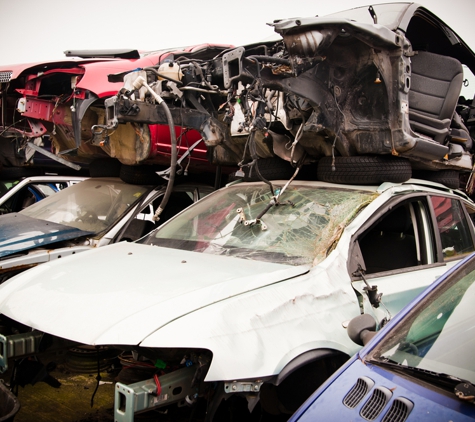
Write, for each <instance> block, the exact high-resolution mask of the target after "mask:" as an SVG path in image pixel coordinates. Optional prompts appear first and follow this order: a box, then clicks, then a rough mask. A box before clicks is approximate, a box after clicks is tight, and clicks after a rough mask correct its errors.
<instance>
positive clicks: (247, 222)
mask: <svg viewBox="0 0 475 422" xmlns="http://www.w3.org/2000/svg"><path fill="white" fill-rule="evenodd" d="M236 212H237V213H238V214H239V222H240V223H242V224H244V225H245V226H254V225H256V224H259V225H260V226H261V229H262V231H264V230H267V225H266V223H264V222H263V221H262V220H261V219H260V218H256V219H254V220H246V216H245V214H244V210H243V209H242V208H238V209H237V210H236Z"/></svg>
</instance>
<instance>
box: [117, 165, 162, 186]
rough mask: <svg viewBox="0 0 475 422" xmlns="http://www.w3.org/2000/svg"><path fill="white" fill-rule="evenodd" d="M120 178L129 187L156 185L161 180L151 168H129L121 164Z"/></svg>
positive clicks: (144, 166) (143, 166)
mask: <svg viewBox="0 0 475 422" xmlns="http://www.w3.org/2000/svg"><path fill="white" fill-rule="evenodd" d="M120 178H121V179H122V180H123V181H124V182H125V183H130V184H131V185H158V184H159V183H160V182H161V181H162V178H161V177H160V176H159V175H158V174H157V173H156V172H155V171H154V169H153V167H152V166H147V165H142V166H129V165H126V164H122V166H121V167H120Z"/></svg>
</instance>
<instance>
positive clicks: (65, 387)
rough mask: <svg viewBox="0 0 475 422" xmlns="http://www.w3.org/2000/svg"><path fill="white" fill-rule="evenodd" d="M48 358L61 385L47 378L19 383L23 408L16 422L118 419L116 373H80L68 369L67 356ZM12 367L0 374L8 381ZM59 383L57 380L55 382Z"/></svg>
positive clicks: (55, 378)
mask: <svg viewBox="0 0 475 422" xmlns="http://www.w3.org/2000/svg"><path fill="white" fill-rule="evenodd" d="M50 359H51V360H49V361H48V362H44V363H48V364H49V368H50V369H51V368H52V370H51V371H49V374H50V376H51V377H52V379H54V380H56V381H58V382H59V383H60V384H61V385H60V386H59V387H56V386H55V387H53V386H51V385H49V384H48V383H46V382H44V381H40V382H36V383H35V384H34V385H31V384H30V383H29V384H25V385H24V386H17V389H18V390H17V397H18V400H19V402H20V410H19V412H18V413H17V414H16V416H15V418H14V421H15V422H33V421H34V422H93V421H104V422H108V421H113V420H114V412H113V407H114V376H115V374H114V373H108V372H107V371H103V372H101V380H100V382H99V386H98V387H97V391H96V393H95V395H94V400H93V406H92V407H91V400H92V396H93V394H94V391H95V389H96V385H97V380H96V377H97V373H76V372H74V371H71V370H69V369H68V367H67V366H66V365H65V363H64V356H61V355H58V356H51V357H50ZM11 370H12V369H11V368H10V369H9V370H8V371H7V372H6V373H4V374H2V375H1V376H0V378H1V379H3V380H4V382H5V383H6V384H7V385H10V381H11V378H10V377H11ZM51 383H52V384H56V383H55V382H51Z"/></svg>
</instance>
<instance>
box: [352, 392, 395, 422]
mask: <svg viewBox="0 0 475 422" xmlns="http://www.w3.org/2000/svg"><path fill="white" fill-rule="evenodd" d="M391 396H392V393H391V391H390V390H388V389H387V388H384V387H377V388H375V389H374V390H373V394H371V397H370V398H369V399H368V401H367V402H366V403H365V404H364V406H363V407H362V409H361V412H360V415H361V417H362V418H363V419H366V420H367V421H373V420H375V419H376V418H377V417H378V415H379V414H380V413H381V411H382V410H383V409H384V406H386V404H387V403H388V401H389V399H390V398H391Z"/></svg>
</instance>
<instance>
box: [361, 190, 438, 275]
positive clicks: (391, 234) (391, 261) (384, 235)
mask: <svg viewBox="0 0 475 422" xmlns="http://www.w3.org/2000/svg"><path fill="white" fill-rule="evenodd" d="M358 242H359V246H360V249H361V254H362V256H363V260H364V264H365V272H366V274H373V273H377V272H383V271H391V270H397V269H402V268H408V267H414V266H418V265H424V264H431V263H433V262H435V260H436V257H435V254H436V248H435V242H434V235H433V232H432V230H431V224H430V214H429V209H428V204H427V200H426V199H425V198H414V199H411V200H410V201H405V202H402V203H399V204H398V205H396V206H393V207H392V208H391V209H390V210H389V211H388V212H386V213H385V214H384V215H383V216H382V217H381V218H379V219H378V220H377V221H376V222H375V223H374V224H373V225H372V226H371V227H370V228H369V229H368V230H366V231H365V232H364V233H363V234H362V235H361V236H360V237H359V239H358Z"/></svg>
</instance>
